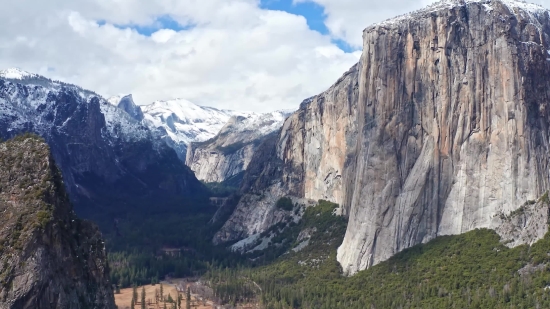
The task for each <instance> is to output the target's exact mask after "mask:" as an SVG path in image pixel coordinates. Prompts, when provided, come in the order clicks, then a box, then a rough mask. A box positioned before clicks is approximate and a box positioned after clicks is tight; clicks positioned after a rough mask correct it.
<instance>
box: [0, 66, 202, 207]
mask: <svg viewBox="0 0 550 309" xmlns="http://www.w3.org/2000/svg"><path fill="white" fill-rule="evenodd" d="M8 73H9V72H8ZM12 75H13V74H12ZM20 75H23V76H25V77H23V78H22V79H13V78H8V77H11V75H7V73H5V72H0V136H1V137H3V138H10V137H13V136H15V135H17V134H19V133H22V132H34V133H36V134H38V135H40V136H42V137H44V139H45V140H46V141H47V142H48V144H49V145H50V148H51V150H52V153H53V157H54V158H55V160H56V162H57V163H58V165H59V167H60V168H61V170H62V171H63V174H64V178H65V183H66V185H67V190H68V192H69V194H70V196H71V198H72V200H73V201H74V203H75V207H76V209H77V211H78V212H79V213H80V214H82V215H85V216H86V217H91V216H94V217H95V216H100V215H101V214H105V213H113V212H119V211H122V212H124V211H128V210H130V209H132V208H135V207H136V204H138V203H141V204H147V203H149V202H150V203H154V204H156V203H158V201H165V202H166V203H168V202H169V201H172V202H173V201H174V199H181V198H186V197H189V196H196V195H197V194H199V195H200V194H201V192H204V188H203V187H202V185H201V184H200V182H199V181H198V180H197V179H196V178H195V176H194V175H193V173H192V171H190V170H189V169H188V168H187V167H186V166H185V165H184V164H183V163H182V162H181V161H180V160H179V159H178V157H177V156H176V153H175V152H174V151H173V150H172V149H171V148H169V147H168V146H166V144H165V143H163V142H162V141H161V140H160V137H159V136H160V133H159V132H156V131H152V130H151V129H149V128H148V127H147V126H145V125H143V124H142V123H141V122H139V121H137V120H136V119H134V118H132V117H131V116H130V115H129V114H128V113H126V112H124V111H123V110H122V109H120V108H117V107H115V106H113V105H111V104H109V103H108V102H107V101H105V100H104V99H102V98H101V97H99V96H98V95H97V94H95V93H93V92H91V91H87V90H83V89H82V88H80V87H77V86H74V85H69V84H65V83H61V82H56V81H51V80H49V79H47V78H44V77H41V76H37V75H33V74H28V73H25V74H20Z"/></svg>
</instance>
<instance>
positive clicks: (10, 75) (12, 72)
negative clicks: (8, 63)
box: [0, 68, 38, 80]
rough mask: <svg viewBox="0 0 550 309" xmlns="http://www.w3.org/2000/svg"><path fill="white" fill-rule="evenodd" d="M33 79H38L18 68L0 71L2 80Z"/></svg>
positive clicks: (34, 75)
mask: <svg viewBox="0 0 550 309" xmlns="http://www.w3.org/2000/svg"><path fill="white" fill-rule="evenodd" d="M33 77H38V75H36V74H33V73H29V72H27V71H23V70H21V69H18V68H10V69H6V70H1V71H0V78H4V79H14V80H15V79H18V80H23V79H27V78H33Z"/></svg>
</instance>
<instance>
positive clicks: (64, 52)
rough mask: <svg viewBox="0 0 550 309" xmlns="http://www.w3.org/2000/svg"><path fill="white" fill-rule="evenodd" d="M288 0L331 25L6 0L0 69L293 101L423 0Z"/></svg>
mask: <svg viewBox="0 0 550 309" xmlns="http://www.w3.org/2000/svg"><path fill="white" fill-rule="evenodd" d="M293 1H294V2H295V3H299V2H314V3H317V4H319V5H321V6H322V7H323V8H324V11H325V14H326V16H325V18H326V19H325V24H326V26H327V28H328V29H329V31H330V34H328V35H323V34H321V33H319V32H316V31H313V30H311V29H310V28H309V27H308V24H307V21H306V20H305V18H304V17H302V16H299V15H293V14H290V13H287V12H284V11H274V10H267V9H262V8H261V7H260V1H259V0H78V1H74V0H47V1H44V0H18V1H8V3H7V4H6V3H4V4H3V6H2V10H0V69H1V68H8V67H19V68H21V69H24V70H28V71H32V72H36V73H39V74H43V75H46V76H48V77H51V78H55V79H60V80H63V81H67V82H71V83H75V84H78V85H81V86H83V87H85V88H88V89H91V90H94V91H96V92H98V93H100V94H102V95H104V96H109V95H113V94H126V93H132V94H134V98H135V100H136V101H137V102H138V104H148V103H150V102H152V101H155V100H162V99H172V98H185V99H188V100H190V101H193V102H195V103H197V104H201V105H208V106H215V107H219V108H227V109H239V110H253V111H269V110H275V109H287V108H296V107H297V106H298V104H299V103H300V102H301V101H302V100H303V99H305V98H307V97H309V96H311V95H315V94H318V93H320V92H321V91H324V90H325V89H327V88H328V87H329V86H330V85H331V84H332V83H334V82H335V81H336V80H337V79H338V77H340V76H341V75H342V74H343V73H344V72H345V71H346V70H347V69H348V68H349V67H351V66H352V65H353V64H354V63H356V62H357V61H358V59H359V56H360V50H359V49H360V46H361V35H362V30H363V29H364V28H365V27H367V26H368V25H370V24H372V23H375V22H378V21H381V20H383V19H386V18H390V17H392V16H395V15H399V14H402V13H406V12H408V11H412V10H415V9H418V8H420V7H422V6H424V5H427V4H428V3H430V2H432V1H429V0H407V1H405V0H385V1H378V0H377V1H374V0H293ZM536 1H538V2H539V3H541V4H546V5H548V4H547V3H546V2H548V1H549V0H536ZM167 21H170V22H171V23H173V24H176V25H177V27H173V25H171V26H167V25H166V22H167ZM169 28H171V29H169ZM136 29H141V30H143V29H146V30H147V31H146V32H148V33H146V34H147V35H144V34H143V33H144V31H137V30H136ZM149 34H150V35H149ZM334 39H341V40H343V41H345V42H347V43H348V44H350V45H351V46H353V47H355V49H356V51H355V52H353V53H346V52H344V51H343V50H341V49H340V48H338V46H337V45H336V44H334V42H333V40H334Z"/></svg>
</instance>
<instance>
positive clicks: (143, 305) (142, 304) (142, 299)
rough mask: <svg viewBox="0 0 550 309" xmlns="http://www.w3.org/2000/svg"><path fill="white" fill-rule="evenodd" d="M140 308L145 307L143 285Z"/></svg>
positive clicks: (143, 308)
mask: <svg viewBox="0 0 550 309" xmlns="http://www.w3.org/2000/svg"><path fill="white" fill-rule="evenodd" d="M141 309H145V287H142V288H141Z"/></svg>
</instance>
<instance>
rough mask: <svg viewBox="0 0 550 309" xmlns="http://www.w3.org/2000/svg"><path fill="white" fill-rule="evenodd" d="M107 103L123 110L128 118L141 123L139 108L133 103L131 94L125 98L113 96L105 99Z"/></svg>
mask: <svg viewBox="0 0 550 309" xmlns="http://www.w3.org/2000/svg"><path fill="white" fill-rule="evenodd" d="M107 102H109V103H111V104H112V105H114V106H117V107H118V108H120V109H122V110H124V111H125V112H126V113H128V115H130V117H132V118H134V119H135V120H137V121H142V120H143V118H144V116H143V112H142V111H141V108H140V107H139V106H137V105H136V103H134V98H133V97H132V95H131V94H129V95H126V96H113V97H110V98H109V99H107Z"/></svg>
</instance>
